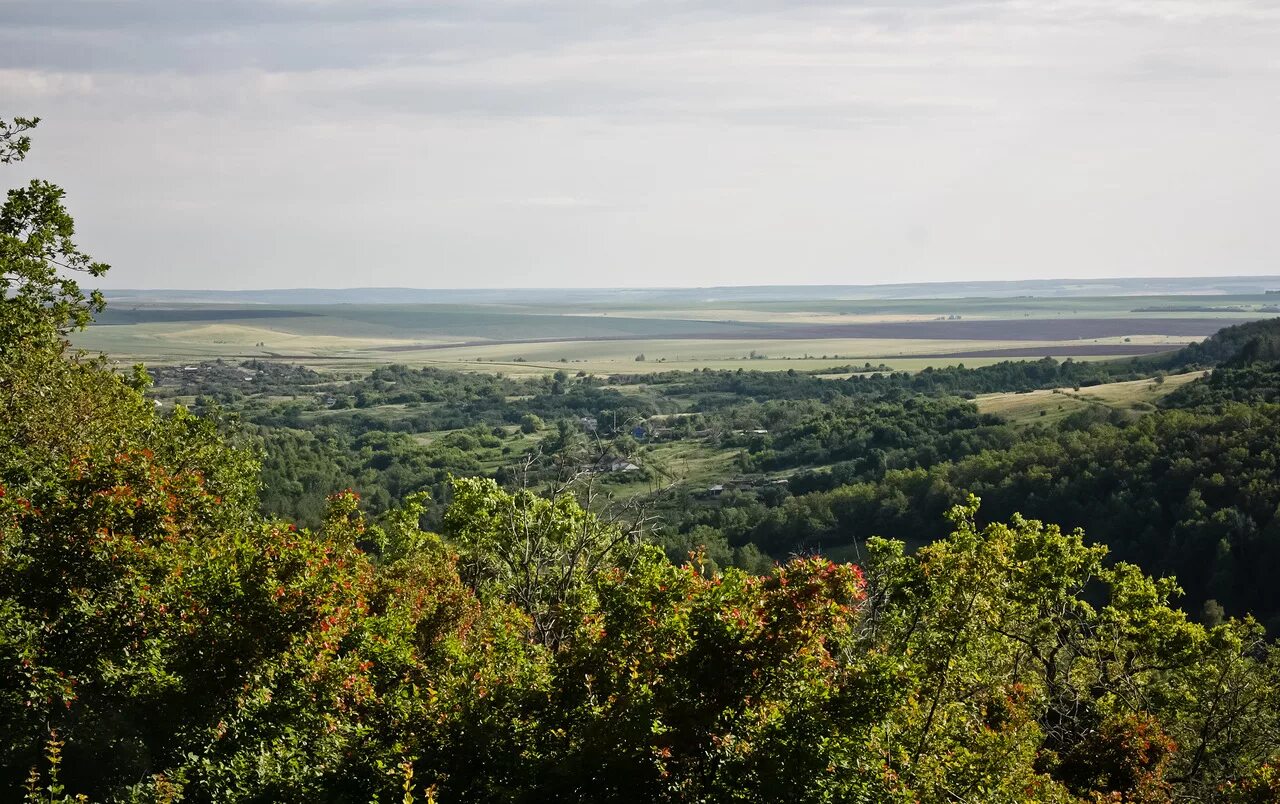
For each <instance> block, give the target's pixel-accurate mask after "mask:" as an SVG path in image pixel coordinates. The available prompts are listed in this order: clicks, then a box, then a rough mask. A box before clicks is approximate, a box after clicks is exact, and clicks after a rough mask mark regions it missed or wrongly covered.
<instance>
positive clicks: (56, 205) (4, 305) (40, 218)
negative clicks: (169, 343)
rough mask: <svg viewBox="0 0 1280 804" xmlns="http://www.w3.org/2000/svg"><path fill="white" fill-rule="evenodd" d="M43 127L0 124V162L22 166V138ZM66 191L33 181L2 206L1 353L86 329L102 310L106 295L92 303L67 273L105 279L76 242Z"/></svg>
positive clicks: (25, 146) (94, 296)
mask: <svg viewBox="0 0 1280 804" xmlns="http://www.w3.org/2000/svg"><path fill="white" fill-rule="evenodd" d="M37 122H38V121H37V120H34V119H29V118H16V119H15V120H14V121H13V122H11V123H10V122H5V121H0V162H4V163H8V162H15V161H20V160H21V159H23V158H24V157H25V156H26V154H27V151H28V150H29V149H30V147H31V141H30V138H29V137H27V136H26V135H25V134H23V133H22V132H24V131H26V130H28V129H31V128H34V127H35V125H36V123H37ZM64 195H65V193H64V192H63V190H62V189H61V188H60V187H57V186H55V185H53V184H50V183H49V182H47V181H39V180H32V181H31V182H30V183H29V184H28V185H27V186H26V187H18V188H14V189H11V190H9V192H8V195H7V197H6V198H5V202H4V205H3V207H0V354H3V353H4V352H8V351H11V350H14V349H18V348H22V346H23V345H25V344H27V343H29V342H32V341H47V340H51V339H53V338H57V337H59V336H62V335H65V334H66V333H67V332H69V331H71V330H74V329H83V328H84V327H85V325H87V324H88V323H89V320H90V318H91V316H92V314H93V313H95V312H97V311H98V310H101V309H102V307H103V301H102V294H101V293H99V292H98V291H96V290H95V291H93V292H92V293H91V294H90V295H89V296H88V297H86V296H85V295H84V294H83V293H82V292H81V291H80V286H79V285H78V284H77V283H76V281H75V280H74V279H72V278H70V277H69V276H67V275H66V274H64V273H63V271H70V272H72V273H83V274H86V275H88V276H102V275H103V274H104V273H106V271H107V266H106V265H105V264H103V263H100V262H94V261H93V260H92V259H91V258H90V257H89V256H88V255H86V254H84V253H83V252H81V251H80V250H79V248H77V247H76V245H75V243H74V241H73V240H72V238H73V236H74V235H75V223H74V222H73V221H72V219H71V215H70V214H69V213H68V212H67V210H66V207H65V206H63V197H64Z"/></svg>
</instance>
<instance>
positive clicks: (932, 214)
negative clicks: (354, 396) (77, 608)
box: [0, 0, 1280, 286]
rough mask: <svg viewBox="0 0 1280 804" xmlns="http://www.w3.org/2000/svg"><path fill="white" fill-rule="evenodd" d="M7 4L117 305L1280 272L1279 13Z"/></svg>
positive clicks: (966, 3)
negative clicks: (579, 288)
mask: <svg viewBox="0 0 1280 804" xmlns="http://www.w3.org/2000/svg"><path fill="white" fill-rule="evenodd" d="M2 8H3V11H2V12H0V15H2V16H3V19H4V22H5V24H4V25H3V26H0V112H3V113H9V114H14V113H22V114H40V115H42V116H44V117H45V119H46V121H47V122H46V124H45V126H44V127H43V128H42V131H41V132H40V137H39V138H38V141H37V150H36V152H35V154H34V155H33V157H32V160H31V162H30V164H29V165H28V166H24V167H23V168H22V170H27V169H30V170H31V171H45V172H46V173H50V174H51V175H53V176H54V177H55V178H57V179H58V180H59V181H62V182H63V183H65V184H67V185H68V188H69V189H70V190H71V191H72V199H73V202H74V203H75V204H77V205H79V206H77V207H76V208H75V209H76V212H77V214H78V216H80V217H81V219H82V220H83V221H84V223H82V230H83V231H84V236H85V238H86V243H87V244H88V243H90V242H96V243H98V244H99V246H100V247H99V248H98V249H97V251H100V252H103V256H104V258H109V259H110V261H112V262H113V263H115V264H116V265H117V266H118V268H117V271H115V272H113V275H112V277H111V281H112V283H113V284H116V285H117V286H122V285H146V284H165V285H168V286H180V285H182V284H184V283H186V284H188V285H199V284H202V283H209V282H214V281H216V282H222V283H226V284H230V285H235V284H254V283H263V284H268V285H276V286H280V285H283V284H289V282H290V279H289V278H290V277H293V280H292V281H293V282H294V283H301V284H312V283H315V282H322V283H323V284H329V285H341V284H385V285H395V284H457V283H463V284H502V283H504V282H506V281H508V280H511V281H517V280H518V281H519V282H520V283H523V284H526V285H527V284H530V283H531V280H530V279H529V277H528V276H526V274H527V273H528V272H529V271H532V270H536V271H537V275H536V278H537V280H538V281H537V282H533V283H534V284H553V285H554V284H559V285H566V284H582V283H586V284H592V285H600V284H607V282H603V281H602V277H601V276H600V275H599V273H598V271H599V268H598V266H600V265H610V266H617V267H618V270H619V271H623V272H625V273H624V275H625V276H627V277H629V278H631V279H632V280H633V281H631V282H629V283H631V284H635V283H637V282H638V283H641V284H644V283H648V284H664V283H665V284H716V283H718V282H723V281H730V282H733V281H747V282H755V283H767V282H769V281H780V280H782V279H786V280H787V281H797V280H805V281H865V280H869V279H874V278H875V277H876V276H877V275H879V274H880V273H885V274H889V275H892V276H893V278H895V279H900V278H926V279H927V278H949V277H951V276H954V275H955V274H956V272H958V271H961V272H963V271H967V272H971V273H972V274H973V275H974V276H975V277H976V276H979V275H981V276H988V277H998V276H1020V275H1023V274H1024V273H1026V272H1032V273H1033V274H1034V275H1045V276H1047V275H1063V274H1077V275H1078V274H1079V272H1080V271H1081V270H1088V271H1093V272H1095V275H1102V274H1106V273H1115V272H1122V273H1130V274H1131V273H1135V272H1137V273H1141V272H1143V271H1147V272H1161V271H1165V272H1167V271H1175V272H1177V271H1181V272H1193V273H1194V272H1204V271H1208V270H1218V269H1219V268H1221V270H1223V271H1225V272H1236V273H1240V272H1247V270H1248V269H1249V268H1250V267H1251V266H1264V267H1265V268H1266V269H1268V270H1269V269H1270V267H1271V265H1272V262H1271V261H1272V259H1273V257H1274V254H1275V253H1277V251H1280V244H1277V242H1276V237H1277V236H1276V235H1275V234H1274V233H1273V229H1274V227H1272V226H1270V225H1269V223H1267V222H1266V221H1265V218H1266V215H1265V214H1263V212H1262V211H1263V210H1268V209H1273V208H1274V207H1275V206H1276V204H1277V203H1280V189H1277V188H1280V164H1277V160H1276V158H1275V157H1274V156H1273V155H1272V154H1273V153H1274V148H1273V147H1272V146H1271V145H1270V143H1271V142H1273V141H1274V137H1275V135H1276V134H1280V112H1277V111H1276V110H1275V104H1274V98H1275V97H1276V95H1277V94H1278V93H1280V74H1278V73H1277V70H1278V65H1277V63H1276V61H1275V57H1274V43H1275V41H1277V38H1278V37H1280V7H1277V6H1276V5H1275V4H1274V3H1273V2H1271V1H1270V0H1213V2H1204V1H1203V0H542V1H537V0H452V1H450V2H441V1H438V0H437V1H435V2H427V1H426V0H421V1H415V2H410V1H409V0H402V1H396V0H367V1H365V2H339V0H260V1H259V2H248V1H247V0H133V1H132V2H129V1H127V0H8V1H7V2H4V3H3V7H2ZM9 110H12V111H9ZM103 154H108V155H110V156H111V158H109V159H104V158H103V157H102V155H103ZM11 175H17V174H15V173H13V172H12V171H11ZM41 175H44V174H41ZM921 232H927V233H928V237H921V236H920V233H921ZM352 266H358V267H359V270H357V271H352ZM779 266H785V267H784V268H782V269H779ZM1081 266H1084V267H1083V268H1082V267H1081ZM175 270H177V271H181V272H184V273H183V275H182V277H177V278H175V277H172V276H170V275H169V274H170V272H172V271H175ZM183 277H185V278H183ZM345 277H351V281H345V280H344V278H345ZM584 277H585V278H586V279H580V278H584Z"/></svg>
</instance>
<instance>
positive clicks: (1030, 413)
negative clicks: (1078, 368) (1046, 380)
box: [977, 371, 1204, 424]
mask: <svg viewBox="0 0 1280 804" xmlns="http://www.w3.org/2000/svg"><path fill="white" fill-rule="evenodd" d="M1203 376H1204V372H1202V371H1192V372H1188V373H1186V374H1174V375H1170V376H1169V377H1166V378H1165V381H1164V382H1163V383H1157V382H1156V381H1155V380H1134V381H1132V382H1115V383H1109V384H1107V385H1095V386H1091V387H1089V388H1081V389H1080V390H1079V391H1076V390H1073V389H1071V388H1055V389H1053V390H1047V391H1031V392H1029V393H1025V394H1018V393H1002V394H984V395H983V396H980V397H978V400H977V402H978V410H980V411H982V412H983V413H992V414H995V415H997V416H1000V417H1002V418H1004V419H1007V420H1009V421H1011V422H1014V423H1022V424H1027V423H1031V422H1041V423H1045V422H1056V421H1058V420H1059V419H1062V418H1064V417H1066V416H1068V415H1070V414H1072V413H1075V412H1076V411H1079V410H1083V409H1085V408H1089V407H1093V406H1097V405H1103V406H1106V407H1109V408H1113V409H1116V410H1133V411H1139V412H1141V411H1144V410H1147V409H1148V407H1147V406H1149V405H1152V404H1154V403H1155V402H1157V401H1158V400H1160V399H1161V398H1162V397H1164V396H1167V395H1168V394H1170V393H1172V392H1173V391H1175V390H1177V389H1178V388H1180V387H1182V386H1183V385H1186V384H1187V383H1189V382H1191V381H1193V380H1197V379H1200V378H1201V377H1203Z"/></svg>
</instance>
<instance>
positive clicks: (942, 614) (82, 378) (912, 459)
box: [0, 119, 1280, 804]
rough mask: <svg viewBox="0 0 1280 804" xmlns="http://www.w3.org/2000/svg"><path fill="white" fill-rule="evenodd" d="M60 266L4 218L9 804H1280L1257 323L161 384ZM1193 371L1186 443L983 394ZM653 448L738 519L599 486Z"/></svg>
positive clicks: (17, 202)
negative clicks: (762, 370) (721, 360)
mask: <svg viewBox="0 0 1280 804" xmlns="http://www.w3.org/2000/svg"><path fill="white" fill-rule="evenodd" d="M33 125H34V121H29V120H21V119H20V120H15V121H13V122H12V123H7V124H5V125H4V126H3V128H0V161H2V162H6V163H7V162H12V161H16V160H20V159H21V158H22V157H23V156H24V155H25V154H26V152H27V149H28V148H29V146H30V141H29V139H28V135H27V134H26V131H27V130H28V129H30V128H31V127H32V126H33ZM73 237H74V227H73V224H72V220H71V218H70V216H69V215H68V214H67V212H66V210H65V208H64V206H63V193H62V191H61V190H60V189H59V188H57V187H55V186H54V185H51V184H48V183H46V182H41V181H33V182H31V183H29V184H27V185H24V186H21V187H18V188H15V189H13V190H11V191H10V192H9V194H8V196H7V200H6V201H5V204H4V207H3V210H2V212H0V439H2V440H3V443H4V444H5V445H6V449H5V450H3V451H0V667H3V670H4V672H3V673H2V674H0V791H2V792H0V795H2V796H3V797H4V798H5V799H6V800H23V801H27V802H46V803H47V804H53V803H54V802H57V803H58V804H62V802H73V801H96V802H176V801H189V802H360V803H361V804H364V803H365V802H370V801H383V802H387V801H397V802H402V803H403V804H408V803H409V802H414V801H428V802H494V801H499V802H501V801H506V802H535V801H557V800H573V801H617V802H649V801H697V802H722V801H741V802H775V801H797V802H915V801H925V802H944V801H946V802H950V801H983V802H1024V801H1042V802H1099V801H1131V802H1172V801H1221V802H1268V801H1276V800H1277V799H1278V798H1280V771H1278V770H1277V762H1278V761H1280V652H1277V650H1276V648H1275V645H1274V643H1273V642H1272V641H1270V640H1269V639H1268V637H1267V635H1266V632H1265V628H1264V626H1263V625H1261V624H1259V622H1258V621H1256V620H1255V619H1254V618H1253V617H1251V616H1249V614H1250V613H1254V614H1257V615H1258V616H1260V617H1262V618H1268V617H1270V618H1274V616H1275V612H1276V608H1277V599H1276V597H1275V596H1274V593H1272V592H1271V591H1270V590H1269V587H1268V585H1267V583H1266V573H1268V572H1269V571H1273V570H1274V569H1275V568H1276V567H1275V564H1276V562H1277V560H1278V558H1280V555H1278V553H1280V551H1278V550H1277V548H1276V545H1277V539H1278V535H1277V531H1276V527H1277V526H1276V525H1275V524H1274V523H1273V522H1272V518H1273V516H1274V514H1275V511H1276V508H1277V505H1280V499H1277V498H1276V492H1275V489H1276V487H1277V481H1276V466H1275V456H1276V454H1277V453H1276V449H1275V446H1274V442H1275V436H1274V434H1275V433H1276V432H1277V428H1276V425H1277V418H1278V417H1280V408H1278V407H1275V406H1274V403H1273V401H1272V400H1273V399H1274V389H1275V387H1276V376H1277V367H1276V366H1275V365H1274V363H1273V362H1272V361H1273V359H1274V356H1273V355H1272V354H1271V352H1270V346H1269V344H1270V343H1271V342H1272V341H1273V336H1272V334H1271V333H1273V332H1274V331H1275V330H1273V329H1272V328H1271V326H1270V325H1255V326H1252V327H1249V328H1245V329H1244V330H1241V329H1240V328H1236V329H1231V330H1227V331H1225V332H1224V333H1222V334H1221V335H1220V336H1218V337H1217V338H1215V339H1212V340H1211V341H1210V342H1209V343H1207V344H1206V345H1204V346H1202V347H1200V348H1199V349H1196V350H1191V351H1188V352H1186V353H1180V354H1179V355H1174V356H1172V357H1164V358H1160V361H1161V362H1160V364H1159V365H1156V364H1154V363H1142V362H1137V363H1134V362H1130V361H1124V362H1123V363H1121V364H1116V365H1106V366H1097V365H1089V366H1084V365H1077V364H1074V363H1055V362H1047V361H1035V362H1030V363H1013V362H1011V363H1008V364H1001V365H1000V366H994V367H990V368H985V369H971V370H970V369H959V368H957V369H950V370H946V371H942V372H928V373H926V374H922V375H905V374H902V373H900V372H898V373H893V372H889V371H881V370H877V369H878V368H880V367H864V368H865V369H868V370H867V371H865V372H862V373H851V376H850V377H848V378H845V379H830V378H821V377H817V376H810V375H804V374H799V373H797V374H785V373H780V374H775V375H765V374H756V373H752V372H742V373H738V372H732V373H728V372H695V373H692V374H687V375H670V376H659V377H656V378H655V377H648V378H639V377H636V378H615V379H613V380H610V381H608V382H606V381H603V380H600V379H597V378H592V377H586V376H581V377H570V376H568V375H567V374H564V375H556V376H552V377H547V378H546V379H545V380H537V381H532V382H530V381H526V380H515V379H511V378H502V377H496V376H482V375H463V374H454V373H449V372H441V371H433V370H425V371H424V370H418V369H408V368H386V369H379V370H378V371H375V372H373V373H372V374H370V375H366V376H358V377H330V376H324V375H318V374H315V373H313V372H310V371H308V370H306V369H299V368H296V367H281V366H276V365H272V364H260V365H246V366H229V365H220V364H211V365H209V366H206V367H199V366H197V367H193V370H191V371H188V370H187V369H188V367H178V368H174V369H160V370H156V371H155V372H154V376H149V375H148V372H147V371H146V370H144V369H143V368H142V367H138V368H136V369H135V370H134V371H132V372H127V373H122V372H118V371H115V370H113V368H112V366H110V365H109V364H108V362H107V361H106V360H105V359H103V358H100V357H95V356H92V355H85V354H81V353H77V352H75V351H74V350H71V349H70V348H69V347H68V346H67V343H66V336H67V334H68V333H69V332H71V331H73V330H75V329H77V328H81V327H84V326H87V325H89V323H90V321H91V319H92V316H93V315H94V314H95V313H96V312H97V311H99V310H100V309H101V308H102V300H101V298H100V297H99V296H97V295H95V294H87V295H86V294H85V293H84V292H82V291H81V289H80V287H79V285H78V284H77V283H76V281H75V276H76V275H77V274H84V275H88V276H91V277H92V276H100V275H101V274H102V273H103V272H105V271H106V270H107V267H106V266H105V265H103V264H101V263H97V262H94V261H93V260H92V259H90V258H89V257H88V256H86V255H84V254H83V253H82V252H81V251H80V250H79V249H78V248H77V247H76V245H75V243H74V240H73ZM1179 361H1181V362H1179ZM1210 365H1213V366H1217V368H1214V369H1213V371H1212V373H1211V374H1210V376H1209V377H1208V378H1206V379H1203V380H1198V381H1196V382H1193V383H1189V384H1187V385H1186V386H1184V387H1183V389H1181V390H1179V391H1178V392H1176V393H1173V394H1170V395H1168V396H1167V397H1166V398H1165V400H1164V402H1163V405H1164V407H1162V408H1161V409H1160V410H1152V411H1138V410H1135V411H1128V412H1122V411H1111V412H1102V411H1098V412H1093V411H1090V412H1086V413H1084V414H1077V415H1073V416H1070V417H1066V418H1064V419H1062V421H1061V422H1058V423H1054V424H1040V423H1034V422H1033V423H1031V424H1023V425H1015V424H1012V423H1008V422H1004V421H1002V420H998V419H994V418H992V417H989V416H985V415H982V414H979V413H978V411H977V410H976V408H974V406H973V405H972V403H971V402H970V401H969V400H966V399H964V398H963V394H966V393H969V394H973V393H978V392H980V391H988V390H993V389H994V390H1000V389H1012V390H1026V389H1028V388H1048V387H1057V386H1059V385H1061V384H1063V383H1067V384H1072V383H1075V382H1079V383H1081V384H1085V383H1089V382H1095V381H1096V382H1103V381H1106V379H1107V378H1108V377H1110V378H1112V379H1114V378H1118V377H1131V376H1141V375H1142V374H1143V372H1153V371H1160V370H1172V369H1173V368H1176V367H1190V366H1199V367H1205V366H1210ZM922 378H923V379H922ZM197 384H198V387H197ZM255 386H258V388H257V389H256V390H255ZM664 445H665V446H672V445H674V446H678V447H682V448H683V447H687V446H690V445H693V446H697V447H698V449H705V450H711V449H713V448H714V449H715V450H719V453H717V454H726V455H729V456H731V458H730V461H731V463H732V464H733V471H734V472H736V473H737V476H738V477H740V478H741V479H742V480H743V482H742V483H740V484H738V485H737V486H734V487H732V488H728V487H725V488H721V489H719V490H718V491H716V492H715V493H712V492H711V491H710V490H700V491H699V493H694V491H695V490H692V489H689V488H687V487H683V486H682V484H681V483H680V482H679V478H678V476H676V475H677V474H678V473H675V472H673V471H672V470H670V469H668V470H664V471H666V472H667V475H670V476H672V477H674V479H672V477H666V476H662V477H654V478H653V479H652V483H651V484H650V485H646V484H645V483H636V482H633V481H625V480H615V479H613V476H615V475H616V476H628V475H631V474H636V473H639V474H652V475H655V476H657V475H661V474H662V472H660V471H659V470H658V468H655V467H651V466H643V467H642V466H640V465H638V464H631V463H627V462H626V461H625V460H624V459H627V458H630V457H632V456H634V457H636V459H637V460H640V461H644V460H645V456H646V455H656V454H661V448H664ZM504 450H505V452H504ZM646 451H650V452H646ZM602 459H606V461H607V466H608V468H609V469H610V471H606V470H604V469H601V468H600V467H602V466H605V465H606V464H602V463H601V460H602ZM584 466H586V467H588V468H589V469H588V470H584V469H583V467H584ZM614 467H621V468H619V469H618V470H617V471H612V469H613V468H614ZM628 467H631V468H628ZM781 472H786V473H787V474H786V476H785V477H779V476H778V474H777V473H781ZM778 480H786V481H787V482H786V483H778V482H777V481H778ZM610 483H613V484H614V485H615V486H616V488H618V489H624V488H630V489H631V490H632V492H635V490H636V488H640V487H642V488H643V489H645V490H644V491H643V493H632V494H630V495H622V494H619V495H617V496H616V497H614V498H610V495H607V494H606V495H604V496H605V497H606V498H610V499H606V500H605V502H604V503H603V504H600V501H599V499H598V498H597V497H596V496H595V494H596V492H597V491H598V490H599V488H600V486H598V485H597V484H601V485H602V486H603V488H604V489H605V490H607V489H608V487H609V484H610ZM628 483H629V484H630V485H627V484H628ZM649 488H652V490H651V491H650V490H648V489H649ZM362 492H363V493H365V496H364V497H363V498H362V496H361V493H362ZM974 492H976V493H977V494H978V496H980V497H981V498H982V499H981V502H980V501H979V499H978V497H977V496H973V493H974ZM1019 512H1021V513H1019ZM1024 514H1026V515H1029V516H1034V517H1038V518H1039V519H1032V518H1027V517H1026V516H1024ZM1040 519H1043V520H1045V521H1040ZM299 520H301V521H299ZM1047 521H1052V522H1061V523H1065V524H1066V525H1067V526H1068V527H1075V526H1076V525H1083V526H1085V528H1086V530H1085V531H1077V530H1064V529H1062V528H1060V527H1059V526H1058V525H1056V524H1046V522H1047ZM883 537H887V538H883ZM835 545H848V546H855V547H856V549H857V551H858V556H859V560H858V562H857V563H856V564H852V563H834V562H833V561H831V560H829V559H828V558H826V557H824V556H823V553H824V551H826V552H829V548H830V547H832V546H835ZM673 558H674V560H673ZM1135 562H1136V563H1135ZM1172 571H1176V572H1178V573H1179V580H1178V581H1174V580H1173V579H1172V578H1169V577H1162V576H1164V575H1165V573H1167V572H1172ZM1148 572H1153V573H1154V574H1153V575H1151V574H1147V573H1148ZM1180 586H1181V587H1185V588H1186V589H1187V590H1188V591H1189V592H1190V595H1189V596H1186V597H1184V596H1183V595H1182V592H1181V589H1180Z"/></svg>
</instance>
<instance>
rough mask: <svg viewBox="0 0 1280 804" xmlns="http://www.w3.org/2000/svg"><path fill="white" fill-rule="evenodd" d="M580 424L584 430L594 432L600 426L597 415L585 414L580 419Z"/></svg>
mask: <svg viewBox="0 0 1280 804" xmlns="http://www.w3.org/2000/svg"><path fill="white" fill-rule="evenodd" d="M578 424H579V425H580V426H581V427H582V429H583V431H584V432H587V433H594V432H595V431H596V428H597V427H599V424H598V423H597V422H596V417H595V416H583V417H582V418H580V419H578Z"/></svg>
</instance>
